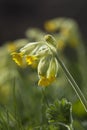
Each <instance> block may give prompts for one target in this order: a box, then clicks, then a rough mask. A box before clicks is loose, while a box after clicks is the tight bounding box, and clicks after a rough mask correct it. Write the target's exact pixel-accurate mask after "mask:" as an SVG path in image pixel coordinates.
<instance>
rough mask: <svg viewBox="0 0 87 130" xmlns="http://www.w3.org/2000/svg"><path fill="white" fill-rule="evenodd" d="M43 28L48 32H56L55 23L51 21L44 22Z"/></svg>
mask: <svg viewBox="0 0 87 130" xmlns="http://www.w3.org/2000/svg"><path fill="white" fill-rule="evenodd" d="M44 27H45V29H46V30H47V31H49V32H55V31H56V30H57V28H56V25H55V23H53V22H51V21H47V22H45V24H44Z"/></svg>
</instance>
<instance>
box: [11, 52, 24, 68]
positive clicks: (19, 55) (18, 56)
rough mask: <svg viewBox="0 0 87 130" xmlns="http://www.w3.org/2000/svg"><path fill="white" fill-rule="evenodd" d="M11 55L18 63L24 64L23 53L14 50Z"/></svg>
mask: <svg viewBox="0 0 87 130" xmlns="http://www.w3.org/2000/svg"><path fill="white" fill-rule="evenodd" d="M11 55H12V58H13V60H14V61H15V63H17V65H19V66H23V53H17V52H13V53H12V54H11Z"/></svg>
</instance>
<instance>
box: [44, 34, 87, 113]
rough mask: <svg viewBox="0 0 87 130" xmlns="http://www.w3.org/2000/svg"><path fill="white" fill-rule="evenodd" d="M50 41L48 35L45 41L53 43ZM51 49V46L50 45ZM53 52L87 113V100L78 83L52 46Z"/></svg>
mask: <svg viewBox="0 0 87 130" xmlns="http://www.w3.org/2000/svg"><path fill="white" fill-rule="evenodd" d="M50 39H52V37H51V35H47V36H46V37H45V40H46V41H47V44H48V41H51V40H50ZM48 46H49V47H50V48H51V45H48ZM51 51H53V54H54V56H55V57H56V59H57V60H58V63H59V64H60V66H61V67H62V69H63V71H64V73H65V75H66V77H67V79H68V81H69V83H70V84H71V86H72V88H73V89H74V91H75V93H76V95H77V96H78V98H79V100H80V101H81V103H82V105H83V106H84V108H85V111H86V112H87V100H86V98H85V97H84V95H83V93H82V91H81V90H80V88H79V86H78V85H77V83H76V82H75V80H74V78H73V77H72V75H71V74H70V72H69V70H68V69H67V67H66V66H65V64H64V63H63V61H62V60H61V59H60V58H59V54H58V51H57V49H56V48H54V47H53V46H52V48H51Z"/></svg>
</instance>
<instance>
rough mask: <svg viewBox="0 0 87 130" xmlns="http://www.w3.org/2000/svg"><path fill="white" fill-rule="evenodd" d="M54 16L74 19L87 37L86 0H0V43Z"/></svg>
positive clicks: (15, 37)
mask: <svg viewBox="0 0 87 130" xmlns="http://www.w3.org/2000/svg"><path fill="white" fill-rule="evenodd" d="M55 17H69V18H73V19H75V20H76V21H77V23H78V24H79V27H80V30H81V32H82V35H83V37H84V39H87V38H86V37H87V0H0V45H1V44H3V43H4V42H5V41H9V40H15V39H17V38H24V37H25V34H24V32H25V31H26V30H27V28H29V27H40V28H43V24H44V21H46V20H48V19H52V18H55Z"/></svg>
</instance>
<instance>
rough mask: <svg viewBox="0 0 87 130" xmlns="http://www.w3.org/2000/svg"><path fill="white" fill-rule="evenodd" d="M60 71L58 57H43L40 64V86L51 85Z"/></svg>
mask: <svg viewBox="0 0 87 130" xmlns="http://www.w3.org/2000/svg"><path fill="white" fill-rule="evenodd" d="M57 72H58V62H57V60H56V58H53V57H52V56H51V57H43V58H42V59H41V61H40V63H39V65H38V75H39V78H40V79H39V82H38V85H39V86H44V87H45V86H48V85H50V84H51V83H52V82H53V81H54V80H55V79H56V76H57Z"/></svg>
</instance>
